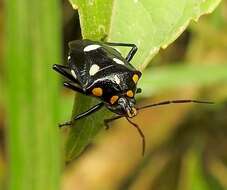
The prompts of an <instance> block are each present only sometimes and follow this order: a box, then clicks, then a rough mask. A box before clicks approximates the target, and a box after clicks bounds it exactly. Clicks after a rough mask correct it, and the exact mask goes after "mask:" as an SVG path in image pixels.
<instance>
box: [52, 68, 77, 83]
mask: <svg viewBox="0 0 227 190" xmlns="http://www.w3.org/2000/svg"><path fill="white" fill-rule="evenodd" d="M53 69H54V70H55V71H57V72H58V73H60V74H62V75H63V76H65V77H66V78H68V79H69V80H71V81H72V82H75V83H78V81H77V80H76V79H75V78H74V77H73V76H72V75H71V73H69V68H68V67H67V66H64V65H57V64H54V65H53Z"/></svg>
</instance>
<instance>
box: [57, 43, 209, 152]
mask: <svg viewBox="0 0 227 190" xmlns="http://www.w3.org/2000/svg"><path fill="white" fill-rule="evenodd" d="M115 46H123V47H130V48H131V49H130V51H129V53H128V55H127V56H126V57H123V56H122V55H121V53H120V52H119V51H117V50H116V49H115V48H113V47H115ZM136 51H137V47H136V45H135V44H127V43H109V42H97V41H91V40H76V41H72V42H70V43H69V54H68V61H67V66H63V65H56V64H55V65H53V69H54V70H55V71H57V72H58V73H60V74H62V75H63V76H65V77H66V78H67V79H68V81H67V82H64V86H65V87H67V88H69V89H71V90H73V91H76V92H79V93H82V94H84V95H87V96H92V97H96V98H98V99H99V100H100V103H98V104H97V105H94V106H93V107H91V108H90V109H88V110H87V111H85V112H83V113H81V114H79V115H76V116H75V117H73V118H72V120H71V121H69V122H66V123H63V124H60V127H62V126H65V125H72V122H74V121H76V120H78V119H81V118H84V117H87V116H88V115H90V114H92V113H94V112H96V111H98V110H100V109H101V108H102V107H103V106H105V107H106V108H107V109H109V110H110V111H112V112H113V113H115V114H116V115H117V116H114V117H112V118H110V119H105V120H104V124H105V125H106V127H107V128H109V123H110V122H112V121H114V120H116V119H119V118H122V117H125V118H126V119H127V120H128V122H129V123H130V124H132V126H134V127H135V128H136V129H137V130H138V132H139V134H140V136H141V138H142V154H144V152H145V136H144V134H143V132H142V130H141V129H140V128H139V126H138V125H137V124H136V123H134V122H132V121H131V118H133V117H134V116H136V115H137V111H138V110H141V109H145V108H150V107H155V106H160V105H166V104H171V103H190V102H194V103H212V102H206V101H198V100H172V101H163V102H159V103H155V104H151V105H146V106H143V107H136V100H135V95H136V94H137V93H141V89H140V88H137V82H138V80H139V79H140V77H141V75H142V73H141V72H140V71H138V70H137V69H136V68H135V67H133V66H132V65H131V64H130V61H131V59H132V58H133V56H134V55H135V53H136Z"/></svg>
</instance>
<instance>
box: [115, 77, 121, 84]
mask: <svg viewBox="0 0 227 190" xmlns="http://www.w3.org/2000/svg"><path fill="white" fill-rule="evenodd" d="M114 80H115V82H116V83H117V84H120V82H121V81H120V79H119V77H118V76H117V75H114Z"/></svg>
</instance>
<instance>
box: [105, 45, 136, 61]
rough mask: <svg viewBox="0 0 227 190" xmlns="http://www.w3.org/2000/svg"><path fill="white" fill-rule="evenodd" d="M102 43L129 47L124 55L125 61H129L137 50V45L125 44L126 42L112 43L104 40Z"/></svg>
mask: <svg viewBox="0 0 227 190" xmlns="http://www.w3.org/2000/svg"><path fill="white" fill-rule="evenodd" d="M104 44H106V45H109V46H122V47H131V48H132V49H131V50H130V51H129V53H128V55H127V56H126V58H125V59H126V61H128V62H130V61H131V60H132V58H133V56H134V55H135V54H136V52H137V49H138V48H137V46H136V45H135V44H127V43H113V42H104Z"/></svg>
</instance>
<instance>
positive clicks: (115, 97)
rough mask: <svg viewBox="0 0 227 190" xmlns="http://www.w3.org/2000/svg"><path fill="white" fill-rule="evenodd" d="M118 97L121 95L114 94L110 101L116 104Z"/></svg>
mask: <svg viewBox="0 0 227 190" xmlns="http://www.w3.org/2000/svg"><path fill="white" fill-rule="evenodd" d="M118 98H119V96H112V97H111V98H110V103H111V104H114V103H115V102H116V101H117V100H118Z"/></svg>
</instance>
